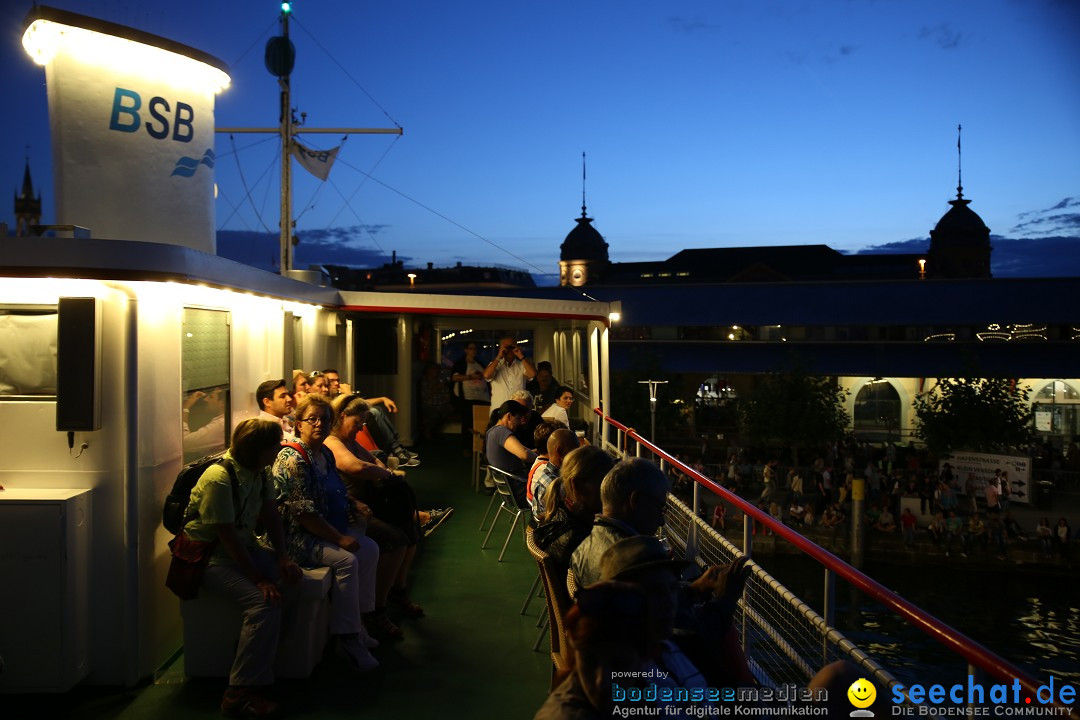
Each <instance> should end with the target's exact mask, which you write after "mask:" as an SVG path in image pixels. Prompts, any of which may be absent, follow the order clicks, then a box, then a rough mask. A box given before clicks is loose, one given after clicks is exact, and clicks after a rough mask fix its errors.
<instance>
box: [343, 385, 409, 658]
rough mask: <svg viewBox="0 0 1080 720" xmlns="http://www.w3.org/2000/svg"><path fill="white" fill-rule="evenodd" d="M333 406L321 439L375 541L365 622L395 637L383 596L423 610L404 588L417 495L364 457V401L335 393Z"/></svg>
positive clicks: (406, 607)
mask: <svg viewBox="0 0 1080 720" xmlns="http://www.w3.org/2000/svg"><path fill="white" fill-rule="evenodd" d="M333 407H334V410H335V411H336V412H335V421H334V426H333V429H332V431H331V433H330V435H329V437H327V438H326V441H325V444H326V447H327V448H329V449H330V452H332V453H333V454H334V463H335V465H337V468H338V472H339V473H341V476H342V479H343V480H344V481H345V485H346V487H348V489H349V495H351V496H352V497H353V498H354V499H356V500H358V501H359V502H360V503H362V504H363V505H364V507H367V508H369V510H370V511H371V516H370V517H368V518H367V528H366V531H365V532H366V534H367V536H368V537H370V538H371V539H373V540H374V541H375V542H376V543H378V545H379V565H378V568H377V570H376V573H375V609H374V611H373V613H374V614H373V615H372V617H371V620H370V624H372V625H373V626H375V627H376V628H377V633H376V634H377V635H380V636H382V637H385V638H387V639H397V638H400V637H401V636H402V633H401V630H400V628H398V627H397V626H396V625H395V624H394V623H393V621H391V620H390V618H389V616H388V615H387V613H386V605H387V601H388V600H392V601H393V602H394V603H395V604H396V605H398V606H399V607H401V608H402V609H403V610H405V612H407V613H408V614H409V615H413V616H416V617H421V616H423V614H424V609H423V608H422V607H420V606H419V605H417V604H416V603H414V602H413V601H412V599H410V598H409V593H408V575H409V569H410V567H411V566H412V561H413V557H414V556H415V555H416V543H417V542H418V541H419V540H420V537H421V533H420V524H419V521H418V519H417V515H418V514H417V511H416V498H415V497H414V496H413V492H412V488H410V487H409V484H408V483H407V482H406V481H405V479H404V478H403V477H399V476H397V475H395V474H394V473H393V472H392V471H390V470H388V469H387V468H385V467H381V466H380V465H378V464H376V463H372V462H369V461H368V460H367V458H369V457H371V456H370V455H369V454H368V453H367V451H365V450H364V449H363V448H362V447H360V444H359V443H358V442H356V432H357V430H358V429H359V428H360V425H361V424H362V423H363V421H364V416H365V415H366V414H367V411H368V406H367V403H365V402H364V401H363V400H361V399H360V398H359V397H356V396H355V395H339V396H338V397H336V398H334V402H333Z"/></svg>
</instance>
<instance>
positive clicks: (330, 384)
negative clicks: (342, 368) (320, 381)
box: [322, 368, 352, 400]
mask: <svg viewBox="0 0 1080 720" xmlns="http://www.w3.org/2000/svg"><path fill="white" fill-rule="evenodd" d="M322 374H323V376H324V377H325V378H326V394H327V395H328V396H329V398H330V399H331V400H333V399H334V398H336V397H337V396H338V395H352V388H350V387H349V384H348V383H343V382H341V375H340V374H338V371H337V370H335V369H334V368H326V369H325V370H323V371H322Z"/></svg>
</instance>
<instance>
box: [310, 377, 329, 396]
mask: <svg viewBox="0 0 1080 720" xmlns="http://www.w3.org/2000/svg"><path fill="white" fill-rule="evenodd" d="M306 380H307V391H308V393H309V394H313V395H322V396H323V397H324V398H326V399H327V400H329V399H330V388H329V386H328V385H327V384H326V376H325V375H323V374H322V371H321V370H312V371H311V372H310V373H308V375H307V377H306Z"/></svg>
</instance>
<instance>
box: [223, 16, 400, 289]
mask: <svg viewBox="0 0 1080 720" xmlns="http://www.w3.org/2000/svg"><path fill="white" fill-rule="evenodd" d="M291 15H292V3H291V2H288V0H286V1H285V2H282V3H281V35H279V36H277V37H273V38H270V40H269V41H268V42H267V44H266V64H267V68H268V69H269V70H270V72H271V73H273V74H274V75H276V76H277V78H278V84H279V85H280V87H281V108H280V112H281V118H280V123H279V126H278V127H276V128H241V127H219V128H217V129H216V130H215V132H219V133H274V134H277V135H280V137H281V221H280V222H281V236H280V242H281V255H280V262H281V268H280V270H279V272H280V273H281V274H282V275H288V274H289V271H291V270H292V269H293V246H294V245H295V244H296V238H295V235H294V234H293V224H294V221H293V219H292V152H293V146H294V144H295V141H294V140H293V135H294V134H296V133H302V132H303V133H318V134H325V135H401V134H402V132H403V130H402V128H401V127H394V128H301V127H300V124H302V123H300V124H297V123H296V120H295V119H294V118H293V108H292V107H291V105H292V101H291V99H290V85H289V82H290V80H289V78H290V76H291V75H292V68H293V64H294V61H295V59H296V51H295V49H294V48H293V45H292V42H291V41H290V40H289V17H290V16H291Z"/></svg>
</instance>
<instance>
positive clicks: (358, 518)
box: [273, 393, 379, 672]
mask: <svg viewBox="0 0 1080 720" xmlns="http://www.w3.org/2000/svg"><path fill="white" fill-rule="evenodd" d="M333 418H334V412H333V409H332V408H331V407H330V402H329V401H328V400H327V399H326V398H324V397H323V396H322V395H318V394H315V393H310V394H308V395H305V396H304V399H303V400H301V401H300V404H299V405H298V406H297V408H296V423H297V427H299V433H300V438H299V442H298V443H297V447H296V448H293V447H287V446H286V447H283V448H281V451H280V452H279V453H278V456H277V459H276V460H275V461H274V467H273V476H274V483H275V485H276V487H277V499H278V507H279V508H280V511H281V516H282V519H283V520H284V521H285V540H286V543H287V547H288V549H289V556H290V557H291V558H292V559H293V560H294V561H295V562H297V563H298V564H299V565H301V566H303V567H329V568H332V569H333V571H334V584H333V591H334V595H333V597H334V600H333V602H331V603H330V634H331V635H332V636H333V638H334V648H335V651H336V653H337V656H338V659H339V660H341V661H342V662H343V663H344V664H345V665H346V666H347V667H349V668H350V669H352V670H354V671H356V672H366V671H369V670H374V669H375V668H376V667H378V665H379V662H378V660H376V659H375V658H374V657H372V655H371V652H370V651H369V649H368V648H369V646H371V641H370V638H369V637H368V635H367V632H366V631H365V628H364V624H363V619H364V617H365V615H366V616H369V617H370V616H371V615H372V614H373V613H374V611H375V571H376V568H377V566H378V562H379V546H378V545H377V544H376V543H375V541H374V540H372V539H371V538H369V537H367V536H366V535H364V529H363V525H362V523H363V522H364V520H366V518H367V517H369V516H370V515H371V511H370V509H368V508H366V507H364V506H363V505H362V503H360V502H359V501H356V500H352V499H350V498H349V496H348V492H347V491H346V489H345V484H344V483H343V482H342V480H341V476H340V475H339V474H338V472H337V468H336V467H335V466H334V456H333V454H332V453H331V452H330V450H328V449H327V448H326V447H325V445H324V443H325V441H326V438H327V437H328V436H329V435H330V428H331V426H332V425H333Z"/></svg>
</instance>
